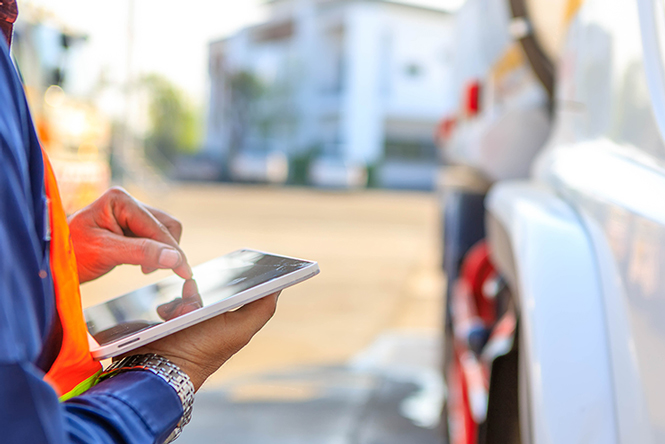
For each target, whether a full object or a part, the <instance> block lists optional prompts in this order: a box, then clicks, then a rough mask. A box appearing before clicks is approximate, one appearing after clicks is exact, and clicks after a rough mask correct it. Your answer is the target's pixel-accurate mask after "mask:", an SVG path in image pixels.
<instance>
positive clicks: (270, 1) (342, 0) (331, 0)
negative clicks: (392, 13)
mask: <svg viewBox="0 0 665 444" xmlns="http://www.w3.org/2000/svg"><path fill="white" fill-rule="evenodd" d="M292 1H294V0H264V3H265V4H267V5H270V4H274V3H281V2H283V3H287V2H292ZM314 1H318V2H321V3H323V2H325V3H351V2H363V1H364V2H378V3H389V4H393V5H397V6H404V7H407V8H413V9H420V10H424V11H431V12H436V13H440V14H441V13H442V14H451V13H453V12H454V11H453V10H452V9H447V8H436V7H433V6H426V5H418V4H415V3H410V2H408V1H403V0H402V1H400V0H314Z"/></svg>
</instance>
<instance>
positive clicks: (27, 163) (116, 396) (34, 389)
mask: <svg viewBox="0 0 665 444" xmlns="http://www.w3.org/2000/svg"><path fill="white" fill-rule="evenodd" d="M0 52H1V54H0V442H2V443H6V444H8V443H20V444H40V443H49V444H60V443H137V444H138V443H153V442H159V443H161V442H163V441H164V440H165V439H166V438H167V437H168V435H169V434H170V433H171V431H172V430H173V428H174V427H175V425H176V424H177V423H178V421H179V420H180V417H181V416H182V404H181V402H180V399H179V397H178V395H177V393H176V392H175V390H174V389H173V388H172V387H171V386H169V385H168V384H167V383H166V382H165V381H164V380H162V379H161V378H159V377H158V376H156V375H154V374H152V373H150V372H146V371H131V372H126V373H123V374H120V375H118V376H115V377H113V378H110V379H108V380H106V381H104V382H102V383H100V384H98V385H96V386H95V387H93V388H92V389H90V390H88V391H87V392H85V393H84V394H83V395H81V396H79V397H76V398H73V399H71V400H69V401H66V402H63V403H60V402H59V401H58V396H57V395H56V393H55V391H54V390H53V388H51V386H50V385H49V384H48V383H47V382H45V381H44V379H43V378H44V372H43V371H42V370H41V369H40V368H39V365H38V360H39V357H40V355H41V354H42V351H43V350H42V349H43V347H44V343H45V342H46V340H47V339H48V338H49V333H50V332H51V329H52V327H53V325H54V319H55V316H56V308H55V295H54V289H53V280H52V278H51V275H50V268H49V243H48V239H49V236H48V233H47V220H46V217H47V216H46V214H47V213H46V198H45V194H44V163H43V159H42V154H41V149H40V145H39V141H38V140H37V136H36V133H35V129H34V126H33V123H32V120H31V117H30V113H29V111H28V106H27V103H26V100H25V95H24V92H23V88H22V85H21V83H20V81H19V78H18V76H17V74H16V71H15V69H14V66H13V64H12V62H11V60H10V58H9V55H8V51H7V45H6V44H5V42H4V39H0Z"/></svg>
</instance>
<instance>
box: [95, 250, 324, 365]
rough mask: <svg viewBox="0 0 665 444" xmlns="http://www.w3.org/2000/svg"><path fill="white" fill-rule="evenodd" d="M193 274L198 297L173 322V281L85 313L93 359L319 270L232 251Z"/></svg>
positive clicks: (177, 289)
mask: <svg viewBox="0 0 665 444" xmlns="http://www.w3.org/2000/svg"><path fill="white" fill-rule="evenodd" d="M193 271H194V279H195V280H196V283H197V285H198V293H199V295H200V297H198V296H197V297H196V302H195V303H193V304H192V303H191V301H190V303H189V304H187V305H186V307H188V309H187V310H181V311H183V312H185V313H184V314H179V315H177V317H173V318H172V316H170V315H169V313H173V312H174V311H173V309H174V307H177V306H178V304H179V303H181V302H182V299H179V298H181V297H182V295H183V280H182V279H181V278H179V277H177V276H172V277H169V278H167V279H164V280H162V281H160V282H157V283H156V284H153V285H149V286H147V287H144V288H141V289H138V290H135V291H132V292H131V293H127V294H125V295H123V296H120V297H117V298H115V299H112V300H110V301H107V302H105V303H103V304H99V305H95V306H93V307H90V308H88V309H86V310H85V311H84V314H85V319H86V323H87V326H88V331H89V332H90V335H91V336H92V337H93V338H94V339H95V341H91V344H90V348H91V352H92V355H93V356H94V357H95V359H100V360H101V359H106V358H111V357H114V356H118V355H122V354H125V353H127V352H129V351H131V350H134V349H136V348H139V347H141V346H143V345H145V344H148V343H150V342H153V341H156V340H157V339H160V338H163V337H165V336H168V335H170V334H171V333H175V332H177V331H179V330H182V329H184V328H187V327H189V326H191V325H194V324H198V323H199V322H202V321H205V320H206V319H210V318H212V317H214V316H216V315H219V314H221V313H224V312H227V311H230V310H233V309H236V308H238V307H240V306H242V305H245V304H247V303H249V302H252V301H255V300H257V299H260V298H262V297H264V296H268V295H269V294H272V293H275V292H277V291H280V290H283V289H285V288H287V287H290V286H291V285H294V284H297V283H298V282H302V281H304V280H306V279H309V278H311V277H313V276H316V275H317V274H318V273H319V266H318V264H317V263H316V262H312V261H306V260H302V259H296V258H291V257H285V256H278V255H275V254H269V253H263V252H260V251H255V250H238V251H235V252H233V253H230V254H227V255H225V256H222V257H220V258H217V259H214V260H212V261H210V262H206V263H204V264H201V265H199V266H197V267H194V269H193ZM185 301H189V299H187V298H185ZM183 305H184V304H183ZM192 306H193V308H192ZM177 308H178V309H179V308H182V307H177ZM176 311H177V310H176ZM165 319H168V320H165Z"/></svg>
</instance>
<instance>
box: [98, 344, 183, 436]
mask: <svg viewBox="0 0 665 444" xmlns="http://www.w3.org/2000/svg"><path fill="white" fill-rule="evenodd" d="M132 370H145V371H149V372H151V373H154V374H155V375H157V376H159V377H160V378H162V379H163V380H164V381H166V382H167V383H168V384H169V385H170V386H171V387H173V388H174V389H175V391H176V393H178V396H179V397H180V401H181V402H182V411H183V413H182V419H181V420H180V422H179V423H178V425H177V426H176V428H175V429H174V430H173V432H172V433H171V434H170V435H169V437H168V438H167V439H166V441H165V442H166V443H169V442H172V441H175V440H176V439H177V438H178V436H180V433H182V429H183V427H185V426H186V425H187V424H188V423H189V421H190V420H191V419H192V405H193V404H194V384H192V381H191V380H190V379H189V376H187V374H186V373H185V372H183V371H182V370H180V367H178V366H177V365H175V364H174V363H172V362H171V361H169V360H168V359H166V358H163V357H161V356H159V355H155V354H146V355H132V356H127V357H125V358H122V359H121V360H119V361H116V362H114V363H113V364H111V365H110V366H109V367H108V368H107V369H106V370H105V371H104V373H102V375H101V376H100V377H99V380H100V381H103V380H104V379H108V378H111V377H113V376H115V375H117V374H119V373H123V372H126V371H132Z"/></svg>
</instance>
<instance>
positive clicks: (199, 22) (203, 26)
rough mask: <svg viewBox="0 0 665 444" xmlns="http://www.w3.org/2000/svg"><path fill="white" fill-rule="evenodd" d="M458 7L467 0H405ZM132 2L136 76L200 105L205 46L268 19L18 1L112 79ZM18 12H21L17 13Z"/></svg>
mask: <svg viewBox="0 0 665 444" xmlns="http://www.w3.org/2000/svg"><path fill="white" fill-rule="evenodd" d="M402 1H404V2H407V3H414V4H420V5H425V6H433V7H446V8H455V7H457V6H459V4H461V3H463V1H464V0H402ZM130 2H133V4H134V51H133V53H134V57H133V59H132V63H131V65H130V66H132V73H133V76H134V77H137V76H139V75H141V74H147V73H158V74H162V75H164V76H166V77H167V78H169V79H170V80H171V81H173V82H174V83H175V84H176V85H178V86H179V87H180V88H182V89H183V90H184V91H185V92H186V93H187V94H188V95H189V96H190V98H191V99H192V101H193V102H194V103H195V104H197V105H204V104H205V102H206V94H207V44H208V42H210V41H212V40H216V39H219V38H223V37H226V36H228V35H231V34H233V33H234V32H236V31H238V30H240V29H242V28H243V27H245V26H248V25H250V24H253V23H258V22H260V21H261V20H262V19H264V18H265V17H266V11H265V8H264V6H262V5H263V3H264V0H120V1H111V2H99V1H90V0H19V8H21V6H22V5H24V4H27V3H29V4H30V5H31V6H36V7H42V8H45V9H47V10H49V11H51V12H52V13H53V14H54V15H55V16H56V17H57V18H58V19H59V21H60V22H62V23H65V24H67V25H68V26H71V28H72V29H73V30H76V31H79V32H83V33H85V34H87V35H88V37H89V39H88V44H87V48H86V50H85V51H84V52H83V53H82V57H84V58H85V64H84V66H85V67H87V69H88V70H89V72H87V74H89V75H88V76H87V77H88V78H92V77H95V78H96V77H97V75H96V73H97V72H98V71H99V70H100V69H102V70H103V71H104V77H105V78H106V79H107V80H109V81H110V82H112V83H118V84H119V83H122V82H123V80H124V79H125V78H126V67H127V66H128V63H127V40H128V34H129V33H128V25H127V24H128V22H129V20H128V17H129V14H128V11H129V5H130ZM19 16H20V14H19Z"/></svg>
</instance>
